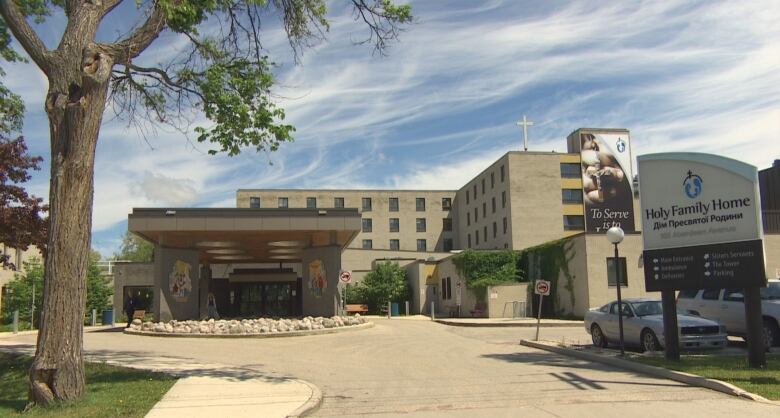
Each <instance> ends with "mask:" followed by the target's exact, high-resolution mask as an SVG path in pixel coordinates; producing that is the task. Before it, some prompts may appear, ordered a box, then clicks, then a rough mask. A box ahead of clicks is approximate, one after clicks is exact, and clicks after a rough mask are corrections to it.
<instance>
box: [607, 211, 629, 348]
mask: <svg viewBox="0 0 780 418" xmlns="http://www.w3.org/2000/svg"><path fill="white" fill-rule="evenodd" d="M624 236H625V234H624V233H623V229H621V228H620V227H619V226H613V227H612V228H609V229H608V230H607V240H609V242H611V243H612V244H613V245H614V246H615V262H614V263H613V264H614V265H615V284H616V285H617V303H618V309H617V311H618V329H619V330H620V356H621V357H623V356H625V355H626V348H625V344H624V342H623V300H622V298H621V297H620V257H619V254H618V244H620V243H621V242H623V237H624Z"/></svg>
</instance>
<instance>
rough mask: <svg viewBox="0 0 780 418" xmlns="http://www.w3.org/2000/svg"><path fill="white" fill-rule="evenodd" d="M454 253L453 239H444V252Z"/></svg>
mask: <svg viewBox="0 0 780 418" xmlns="http://www.w3.org/2000/svg"><path fill="white" fill-rule="evenodd" d="M448 251H452V238H444V252H445V253H446V252H448Z"/></svg>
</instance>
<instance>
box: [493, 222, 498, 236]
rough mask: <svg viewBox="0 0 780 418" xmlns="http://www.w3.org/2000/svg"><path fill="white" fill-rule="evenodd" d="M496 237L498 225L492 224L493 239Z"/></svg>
mask: <svg viewBox="0 0 780 418" xmlns="http://www.w3.org/2000/svg"><path fill="white" fill-rule="evenodd" d="M496 236H498V224H496V223H495V222H493V238H495V237H496Z"/></svg>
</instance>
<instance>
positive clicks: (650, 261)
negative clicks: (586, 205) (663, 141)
mask: <svg viewBox="0 0 780 418" xmlns="http://www.w3.org/2000/svg"><path fill="white" fill-rule="evenodd" d="M638 162H639V165H638V168H639V189H640V190H641V194H640V199H641V208H642V209H641V214H642V239H643V243H644V253H643V261H644V272H645V289H646V290H647V291H660V292H662V299H663V310H664V312H663V314H664V336H665V340H666V347H665V349H666V357H667V358H671V359H679V346H678V344H676V342H678V341H679V336H678V328H677V325H676V322H677V321H676V320H677V313H676V302H675V301H674V291H675V290H694V289H721V288H732V289H733V288H738V289H745V290H744V292H745V293H744V294H745V318H746V322H747V327H746V328H747V331H748V332H747V334H748V336H747V337H748V338H747V340H748V362H749V364H750V366H751V367H765V365H766V358H765V354H764V348H765V347H764V340H763V338H762V324H761V300H760V296H759V288H760V287H765V286H766V271H765V267H764V251H763V242H762V239H763V231H762V229H761V204H760V202H759V194H758V172H757V170H756V167H754V166H751V165H749V164H745V163H742V162H740V161H736V160H732V159H730V158H725V157H721V156H718V155H711V154H699V153H662V154H648V155H640V156H639V158H638Z"/></svg>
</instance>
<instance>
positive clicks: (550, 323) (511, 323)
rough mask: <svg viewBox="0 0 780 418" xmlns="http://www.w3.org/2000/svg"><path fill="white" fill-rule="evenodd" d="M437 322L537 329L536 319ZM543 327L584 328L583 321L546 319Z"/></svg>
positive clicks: (438, 320) (451, 324)
mask: <svg viewBox="0 0 780 418" xmlns="http://www.w3.org/2000/svg"><path fill="white" fill-rule="evenodd" d="M436 322H438V323H440V324H444V325H450V326H457V327H535V326H536V318H437V319H436ZM540 326H542V327H547V328H549V327H582V326H583V322H582V321H569V320H564V319H545V318H542V321H541V323H540Z"/></svg>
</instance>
